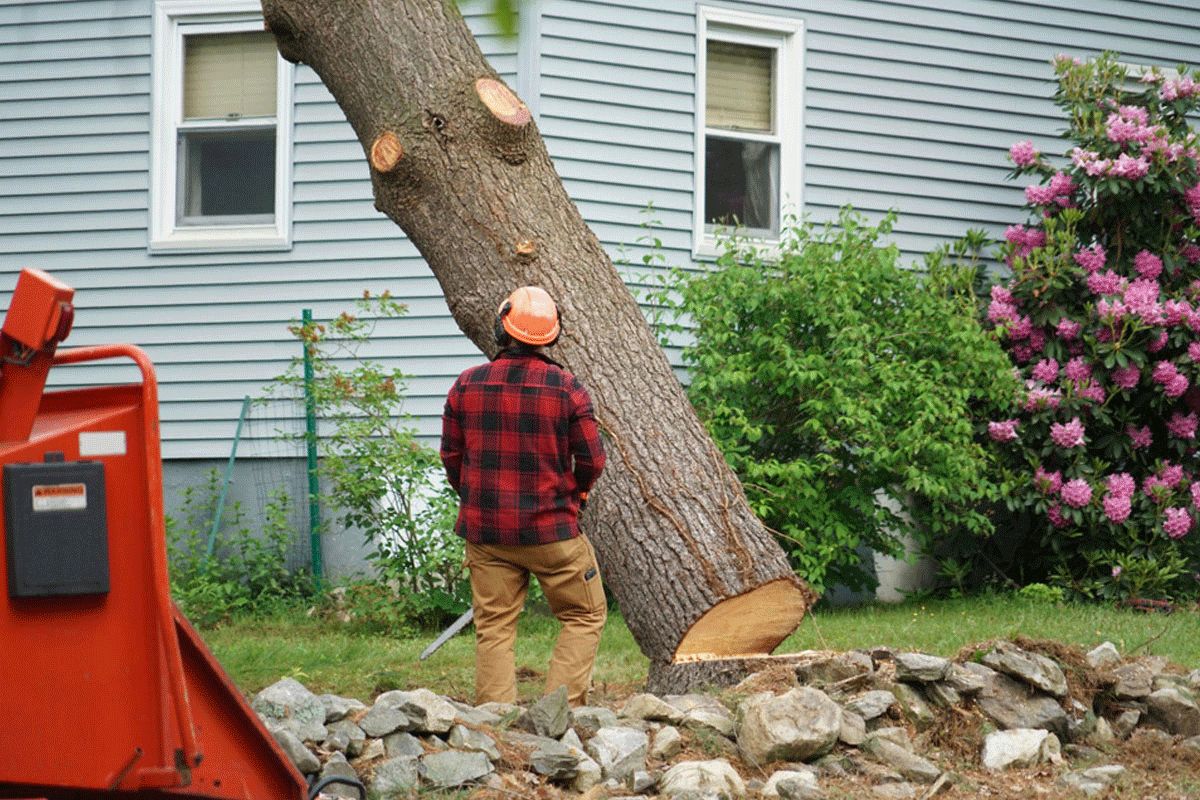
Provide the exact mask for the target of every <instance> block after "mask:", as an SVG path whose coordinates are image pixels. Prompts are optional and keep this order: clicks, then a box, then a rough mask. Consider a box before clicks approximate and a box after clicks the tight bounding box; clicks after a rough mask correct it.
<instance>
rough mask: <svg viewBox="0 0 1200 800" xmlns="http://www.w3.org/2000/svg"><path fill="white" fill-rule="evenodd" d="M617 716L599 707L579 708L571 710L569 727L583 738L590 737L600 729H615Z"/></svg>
mask: <svg viewBox="0 0 1200 800" xmlns="http://www.w3.org/2000/svg"><path fill="white" fill-rule="evenodd" d="M617 724H618V723H617V715H616V714H614V713H613V712H612V711H610V710H609V709H607V708H600V707H599V706H579V707H578V708H573V709H571V727H573V728H574V729H575V731H576V732H577V733H578V734H579V735H580V736H584V737H590V736H591V735H592V734H594V733H595V732H596V731H598V730H600V729H601V728H615V727H616V726H617Z"/></svg>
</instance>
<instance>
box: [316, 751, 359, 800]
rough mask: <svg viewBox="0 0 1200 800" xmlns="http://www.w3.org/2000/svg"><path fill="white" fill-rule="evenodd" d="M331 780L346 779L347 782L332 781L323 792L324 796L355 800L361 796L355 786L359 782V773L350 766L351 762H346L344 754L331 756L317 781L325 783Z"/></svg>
mask: <svg viewBox="0 0 1200 800" xmlns="http://www.w3.org/2000/svg"><path fill="white" fill-rule="evenodd" d="M329 778H344V779H345V781H342V780H337V781H331V782H330V783H328V784H326V785H325V788H323V789H322V790H321V793H322V794H328V795H333V796H335V797H353V798H358V797H359V796H360V795H359V792H358V789H357V787H356V785H355V784H356V783H357V782H358V773H357V772H355V771H354V767H352V766H350V762H348V761H347V760H346V756H345V755H343V754H342V753H333V754H332V755H330V756H329V759H328V760H327V761H326V762H325V765H324V766H323V767H321V774H320V775H319V776H318V778H317V780H319V781H324V780H327V779H329ZM348 781H353V782H354V783H349V782H348Z"/></svg>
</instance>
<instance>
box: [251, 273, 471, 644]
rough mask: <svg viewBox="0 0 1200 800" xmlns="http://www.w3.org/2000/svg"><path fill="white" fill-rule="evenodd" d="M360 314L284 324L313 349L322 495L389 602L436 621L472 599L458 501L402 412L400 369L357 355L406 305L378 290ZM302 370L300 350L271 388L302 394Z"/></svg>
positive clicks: (363, 304)
mask: <svg viewBox="0 0 1200 800" xmlns="http://www.w3.org/2000/svg"><path fill="white" fill-rule="evenodd" d="M358 311H359V314H358V315H357V316H356V315H352V314H350V313H343V314H342V315H340V316H339V317H338V318H337V319H334V320H332V321H329V322H328V323H320V322H308V323H305V324H299V325H294V326H293V327H292V329H291V330H292V332H293V333H294V334H295V335H296V337H297V338H299V339H300V340H302V341H303V342H304V343H305V347H306V348H307V350H308V353H309V356H310V361H311V366H312V371H313V380H312V382H311V392H312V405H313V410H314V412H315V414H316V416H317V419H318V430H317V432H316V440H317V445H318V448H319V452H320V455H321V459H320V466H319V469H320V472H321V475H322V476H323V477H324V478H325V479H326V480H327V481H328V484H329V490H328V491H329V494H328V497H326V498H325V499H326V501H327V502H328V504H329V505H330V506H331V508H332V510H333V511H334V512H335V514H336V515H337V519H338V521H339V522H340V523H341V524H342V525H344V526H345V527H346V528H347V529H357V530H360V531H362V533H363V535H364V536H365V537H366V541H367V543H368V544H369V545H370V547H371V552H370V553H369V554H368V555H367V558H368V559H369V560H372V561H373V562H374V566H375V570H376V573H377V575H376V577H377V578H378V579H379V580H380V581H381V583H382V585H384V586H387V587H390V590H391V597H392V602H393V603H394V604H396V606H397V607H399V606H400V605H401V604H402V605H403V607H404V609H405V614H406V615H408V616H410V617H411V618H414V619H418V618H422V617H424V618H427V621H428V622H430V623H432V624H438V622H439V621H440V619H441V618H442V617H445V616H457V615H458V614H459V613H461V612H462V611H463V610H465V609H466V607H467V605H468V603H469V601H470V589H469V586H468V584H467V582H466V580H465V577H464V575H463V574H462V563H463V550H464V548H463V543H462V540H461V539H459V537H457V536H455V535H454V533H453V525H454V519H455V515H456V513H457V508H458V505H457V504H458V498H457V497H456V495H455V494H454V492H453V490H452V489H451V488H450V487H449V485H448V484H447V482H446V480H445V477H444V475H443V472H442V466H441V461H440V459H439V458H438V454H437V452H436V451H435V450H433V449H431V448H429V447H427V446H425V445H423V444H421V442H420V441H419V440H418V438H417V431H416V429H415V428H413V427H411V426H410V425H409V422H410V419H411V418H410V417H409V416H408V415H407V414H405V413H404V411H403V404H404V394H403V393H404V388H405V385H406V381H407V376H406V375H404V373H403V372H401V371H400V370H399V369H387V368H385V367H383V366H382V365H380V364H378V363H375V362H373V361H370V360H368V359H365V358H363V357H361V356H360V351H361V349H362V348H363V346H364V345H366V344H367V342H369V340H370V337H371V334H372V333H373V331H374V327H375V323H376V322H377V321H378V320H379V319H385V318H391V317H398V316H401V315H403V314H404V313H406V311H407V309H406V308H405V306H403V305H402V304H400V303H398V302H396V301H395V300H394V299H393V298H391V297H390V296H389V295H388V294H386V293H384V294H383V295H381V296H378V297H371V296H370V295H369V294H366V295H364V297H363V298H362V300H360V302H359V304H358ZM304 369H305V365H304V359H303V358H301V357H297V358H296V359H295V360H294V361H293V363H292V364H291V366H290V367H289V369H288V372H287V373H286V374H285V375H283V376H281V377H279V378H278V379H277V380H276V383H275V386H273V387H272V391H281V392H287V393H291V394H293V395H295V396H301V397H302V396H303V395H304V387H305V382H306V381H305V374H304ZM307 435H308V434H307V433H306V434H297V435H296V436H297V437H306V436H307ZM368 594H371V593H368ZM371 596H372V597H374V594H371ZM391 624H392V623H391V622H389V623H388V625H391Z"/></svg>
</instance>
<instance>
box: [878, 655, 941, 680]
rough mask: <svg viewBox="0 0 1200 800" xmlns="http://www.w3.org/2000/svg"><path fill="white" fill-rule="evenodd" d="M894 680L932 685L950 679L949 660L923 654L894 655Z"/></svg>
mask: <svg viewBox="0 0 1200 800" xmlns="http://www.w3.org/2000/svg"><path fill="white" fill-rule="evenodd" d="M892 661H893V663H895V665H896V680H898V681H903V682H905V683H933V682H934V681H944V680H946V679H947V678H949V677H950V659H948V658H941V657H940V656H930V655H925V654H924V653H896V655H895V656H893V658H892Z"/></svg>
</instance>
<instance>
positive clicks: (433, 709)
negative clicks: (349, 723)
mask: <svg viewBox="0 0 1200 800" xmlns="http://www.w3.org/2000/svg"><path fill="white" fill-rule="evenodd" d="M381 705H382V706H385V707H389V708H394V709H397V710H399V711H401V712H402V713H404V714H405V715H406V716H407V717H408V720H409V723H408V725H407V726H406V729H407V730H411V731H416V732H418V733H447V732H449V730H450V728H451V727H452V726H453V725H454V721H455V718H456V717H457V716H458V711H457V709H455V707H454V706H453V705H451V703H450V701H449V700H447V699H446V698H444V697H441V696H439V695H437V694H434V693H433V692H432V691H430V690H429V689H413V690H412V691H408V692H406V691H402V690H399V689H397V690H393V691H390V692H384V693H383V694H381V695H379V697H377V698H375V705H374V706H372V707H371V710H372V711H373V710H374V709H375V708H378V707H379V706H381ZM370 713H371V712H370V711H368V712H367V715H368V716H370ZM365 722H366V717H364V718H363V722H360V723H359V724H360V725H362V727H363V730H366V726H365V725H364V724H363V723H365ZM392 730H396V728H393V729H392ZM390 732H391V731H389V733H390ZM368 733H369V731H368Z"/></svg>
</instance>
